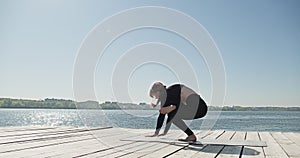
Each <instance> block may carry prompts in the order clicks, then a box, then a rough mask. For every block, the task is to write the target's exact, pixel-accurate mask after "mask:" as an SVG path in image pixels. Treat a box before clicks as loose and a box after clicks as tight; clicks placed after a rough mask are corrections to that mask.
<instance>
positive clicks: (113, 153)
mask: <svg viewBox="0 0 300 158" xmlns="http://www.w3.org/2000/svg"><path fill="white" fill-rule="evenodd" d="M151 131H152V130H151ZM148 133H149V132H148ZM179 133H180V131H178V130H176V131H170V132H169V134H168V135H167V136H166V137H169V138H172V137H176V136H178V134H179ZM145 135H147V134H146V133H145V134H142V135H139V136H138V137H142V138H144V140H145V142H143V141H142V142H136V143H139V144H138V145H136V143H135V144H132V145H133V146H134V147H130V148H128V146H124V147H122V148H126V150H123V149H122V150H120V149H121V148H120V147H115V148H114V150H109V151H105V152H101V153H95V154H93V155H89V156H88V157H104V156H106V157H118V156H122V157H124V156H126V155H131V157H132V155H133V154H135V156H133V157H137V156H138V155H140V154H143V153H144V152H149V151H151V150H150V149H149V148H150V147H152V146H156V145H159V144H161V143H159V142H148V141H147V139H151V138H149V137H145ZM121 142H126V141H121ZM127 142H132V141H127Z"/></svg>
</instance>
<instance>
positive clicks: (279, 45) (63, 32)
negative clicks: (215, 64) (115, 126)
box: [0, 0, 300, 105]
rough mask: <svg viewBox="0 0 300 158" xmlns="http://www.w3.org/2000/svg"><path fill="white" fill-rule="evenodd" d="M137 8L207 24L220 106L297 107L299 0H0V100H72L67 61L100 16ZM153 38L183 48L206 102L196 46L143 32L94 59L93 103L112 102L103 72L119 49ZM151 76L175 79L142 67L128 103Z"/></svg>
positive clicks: (205, 76)
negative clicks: (217, 56)
mask: <svg viewBox="0 0 300 158" xmlns="http://www.w3.org/2000/svg"><path fill="white" fill-rule="evenodd" d="M141 6H163V7H168V8H173V9H176V10H178V11H181V12H184V13H186V14H188V15H190V16H191V17H193V18H195V19H196V20H197V21H198V22H199V23H201V24H202V25H203V26H204V27H205V28H206V29H207V31H208V32H209V33H210V34H211V36H212V38H213V39H214V41H215V42H216V44H217V46H218V48H219V49H220V52H221V55H222V58H223V61H224V64H225V69H226V76H227V81H226V85H227V91H226V97H225V104H230V105H232V104H235V105H236V104H238V105H300V97H299V94H300V83H299V81H300V71H299V67H300V62H299V61H300V44H299V43H300V18H299V17H300V2H299V1H297V0H272V1H271V0H264V1H261V0H253V1H235V0H231V1H225V0H221V1H214V0H206V1H204V0H203V1H196V0H194V1H189V2H186V1H176V0H175V1H156V0H151V1H148V0H147V1H144V0H133V1H122V0H120V1H114V0H112V1H96V0H87V1H84V0H81V1H71V0H41V1H40V0H24V1H17V0H1V1H0V23H1V25H0V74H1V76H0V97H14V98H32V99H44V98H47V97H50V98H52V97H55V98H69V99H74V98H73V90H72V73H73V65H74V60H75V58H76V54H77V50H78V48H79V47H80V44H81V42H82V41H83V39H84V37H85V36H86V34H87V33H88V32H89V31H90V30H91V29H92V28H93V27H94V26H95V25H96V24H98V23H99V22H101V21H102V20H104V19H105V18H106V17H109V16H111V15H113V14H115V13H117V12H119V11H122V10H124V9H129V8H133V7H141ZM124 23H126V19H124ZM153 41H156V42H162V43H166V44H168V45H171V46H173V47H176V48H177V49H178V50H180V51H181V52H184V55H185V56H186V57H187V59H189V60H190V62H191V64H192V66H193V67H194V68H195V71H196V73H197V79H198V81H199V86H198V87H192V88H194V89H195V90H196V91H197V92H199V93H200V94H201V95H202V96H203V97H204V98H205V99H206V100H209V98H210V97H211V96H210V95H211V89H210V88H211V85H210V84H211V82H210V76H209V73H208V70H207V67H206V65H205V63H204V62H203V60H201V57H199V56H197V55H196V53H195V50H193V49H192V48H191V47H190V45H188V44H186V41H184V40H183V39H182V38H180V37H178V36H177V35H175V34H172V33H170V32H165V31H162V30H155V29H148V30H147V29H144V30H139V31H133V32H131V33H129V34H126V35H125V36H123V37H121V38H119V39H118V40H116V41H115V42H114V43H113V45H112V47H110V48H108V49H107V51H106V52H105V55H104V56H103V58H102V59H101V60H100V61H99V63H98V66H97V69H96V72H95V79H96V81H95V85H96V86H95V90H96V93H97V97H98V99H99V101H100V102H102V101H105V100H114V97H113V95H112V92H111V87H110V86H109V85H110V78H109V77H110V75H111V74H110V72H111V70H112V66H113V65H114V63H116V61H117V60H118V58H119V57H120V56H121V55H122V53H124V52H125V51H126V50H127V49H129V48H130V47H132V46H135V45H137V44H140V43H144V42H153ZM199 59H200V60H199ZM149 72H150V73H149ZM153 74H157V76H154V75H153ZM156 80H159V81H163V82H164V83H166V84H167V85H168V84H171V83H175V82H177V81H178V80H177V78H176V75H175V74H174V73H172V72H171V71H170V70H169V69H167V68H165V67H161V66H159V65H155V64H147V65H144V66H142V67H140V68H139V69H137V70H136V71H135V73H134V74H133V75H132V78H130V80H129V89H128V91H129V93H130V96H131V97H132V99H133V100H132V101H133V102H140V101H149V100H150V99H149V97H148V92H147V91H148V87H149V84H150V83H151V82H153V81H156ZM125 102H128V100H125Z"/></svg>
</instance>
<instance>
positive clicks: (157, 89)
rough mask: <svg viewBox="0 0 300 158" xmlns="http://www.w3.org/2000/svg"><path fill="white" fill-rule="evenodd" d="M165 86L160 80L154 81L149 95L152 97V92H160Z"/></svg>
mask: <svg viewBox="0 0 300 158" xmlns="http://www.w3.org/2000/svg"><path fill="white" fill-rule="evenodd" d="M165 88H166V86H165V85H164V84H162V83H161V82H154V83H153V85H152V87H151V89H150V92H149V95H150V97H152V94H153V93H155V92H162V91H163V90H165Z"/></svg>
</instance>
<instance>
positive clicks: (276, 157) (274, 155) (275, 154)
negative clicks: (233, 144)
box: [259, 132, 288, 158]
mask: <svg viewBox="0 0 300 158" xmlns="http://www.w3.org/2000/svg"><path fill="white" fill-rule="evenodd" d="M259 136H260V138H261V140H264V141H266V142H267V145H268V146H267V147H263V150H264V155H265V156H266V158H288V155H287V154H286V153H285V152H284V150H283V149H282V148H281V146H280V145H279V144H278V143H277V142H276V141H275V139H274V138H273V137H272V136H271V134H270V133H269V132H259Z"/></svg>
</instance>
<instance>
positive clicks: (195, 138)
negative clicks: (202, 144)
mask: <svg viewBox="0 0 300 158" xmlns="http://www.w3.org/2000/svg"><path fill="white" fill-rule="evenodd" d="M178 140H179V141H185V142H195V141H197V137H196V136H195V135H194V134H193V135H190V136H188V137H186V138H185V139H178Z"/></svg>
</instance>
